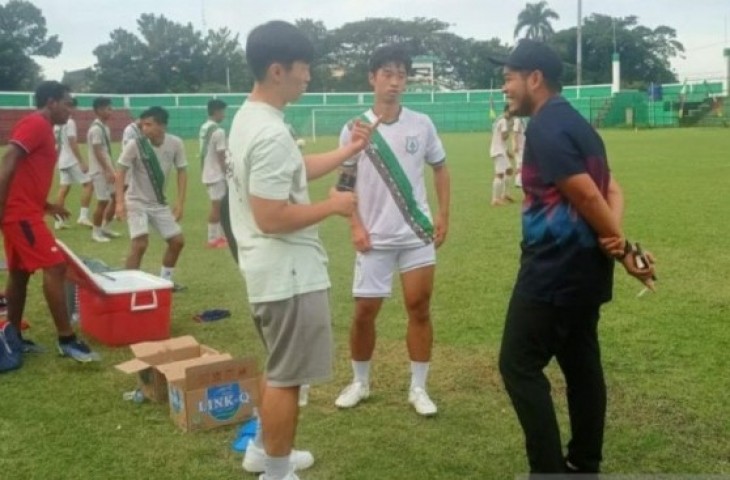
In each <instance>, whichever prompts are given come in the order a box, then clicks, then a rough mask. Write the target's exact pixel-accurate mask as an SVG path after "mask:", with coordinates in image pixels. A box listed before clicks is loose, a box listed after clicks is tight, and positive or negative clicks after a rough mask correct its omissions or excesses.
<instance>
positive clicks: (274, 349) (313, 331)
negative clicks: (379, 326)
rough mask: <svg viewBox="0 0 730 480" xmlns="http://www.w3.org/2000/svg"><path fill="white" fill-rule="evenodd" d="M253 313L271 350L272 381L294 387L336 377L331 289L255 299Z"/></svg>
mask: <svg viewBox="0 0 730 480" xmlns="http://www.w3.org/2000/svg"><path fill="white" fill-rule="evenodd" d="M251 315H252V316H253V322H254V325H255V326H256V330H257V331H258V332H259V335H260V336H261V339H262V340H263V342H264V346H265V347H266V351H267V352H268V358H267V359H266V383H267V384H268V385H271V386H272V387H293V386H297V385H304V384H314V383H319V382H323V381H326V380H329V379H330V378H331V377H332V342H333V340H332V321H331V318H330V306H329V290H319V291H316V292H308V293H303V294H301V295H296V296H294V297H292V298H287V299H285V300H279V301H275V302H264V303H254V304H251Z"/></svg>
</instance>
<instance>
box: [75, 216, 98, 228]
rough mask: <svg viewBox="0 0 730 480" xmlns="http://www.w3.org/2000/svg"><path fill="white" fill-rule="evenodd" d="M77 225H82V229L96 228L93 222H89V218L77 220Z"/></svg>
mask: <svg viewBox="0 0 730 480" xmlns="http://www.w3.org/2000/svg"><path fill="white" fill-rule="evenodd" d="M76 224H77V225H81V226H82V227H89V228H91V227H93V226H94V224H93V223H91V220H89V219H88V218H79V219H78V220H76Z"/></svg>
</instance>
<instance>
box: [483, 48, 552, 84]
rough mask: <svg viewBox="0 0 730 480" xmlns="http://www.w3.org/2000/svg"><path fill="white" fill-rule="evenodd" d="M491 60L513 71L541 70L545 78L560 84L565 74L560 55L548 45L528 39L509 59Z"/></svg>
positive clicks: (514, 50) (490, 58)
mask: <svg viewBox="0 0 730 480" xmlns="http://www.w3.org/2000/svg"><path fill="white" fill-rule="evenodd" d="M489 60H490V61H491V62H492V63H494V64H495V65H504V66H505V67H507V68H510V69H512V70H526V71H530V72H531V71H534V70H540V71H541V72H542V76H543V77H545V78H546V79H548V80H553V81H555V82H558V83H559V82H560V76H561V75H562V74H563V62H562V60H560V57H558V54H557V53H555V51H554V50H553V49H552V48H550V47H549V46H548V45H547V44H546V43H543V42H538V41H537V40H530V39H527V38H525V39H522V40H520V42H519V43H518V44H517V46H516V47H515V48H514V49H513V50H512V52H511V53H510V54H509V56H508V57H507V58H501V59H500V58H492V57H489Z"/></svg>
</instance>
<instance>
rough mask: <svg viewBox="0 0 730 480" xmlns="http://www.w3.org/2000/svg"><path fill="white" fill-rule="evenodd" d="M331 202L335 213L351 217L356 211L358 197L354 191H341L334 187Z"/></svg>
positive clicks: (331, 191)
mask: <svg viewBox="0 0 730 480" xmlns="http://www.w3.org/2000/svg"><path fill="white" fill-rule="evenodd" d="M329 201H330V203H331V204H332V208H333V210H334V213H335V214H337V215H341V216H343V217H349V216H350V215H352V214H353V213H355V208H356V207H357V197H356V196H355V194H354V193H352V192H341V191H339V190H337V189H335V188H334V187H333V188H331V189H330V198H329Z"/></svg>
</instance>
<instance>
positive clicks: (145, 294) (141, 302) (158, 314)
mask: <svg viewBox="0 0 730 480" xmlns="http://www.w3.org/2000/svg"><path fill="white" fill-rule="evenodd" d="M56 242H57V243H58V246H59V247H60V248H61V251H62V252H63V254H64V256H65V257H66V260H67V267H68V268H67V271H66V277H67V279H68V280H69V281H71V282H73V283H75V284H76V285H77V288H78V299H79V314H80V317H79V322H80V325H81V330H82V331H83V332H84V333H85V334H87V335H89V336H91V337H93V338H94V339H96V340H98V341H99V342H101V343H103V344H105V345H111V346H118V345H130V344H132V343H138V342H145V341H151V340H165V339H167V338H170V307H171V304H172V287H173V283H172V282H171V281H169V280H165V279H163V278H160V277H157V276H155V275H151V274H149V273H145V272H142V271H140V270H119V271H111V272H103V273H94V272H92V271H91V270H89V268H88V267H87V266H86V265H84V263H83V262H82V261H81V259H79V258H78V257H77V256H76V255H75V254H74V253H73V252H72V251H71V250H70V249H69V248H68V247H67V246H66V245H65V244H63V242H61V241H59V240H57V241H56Z"/></svg>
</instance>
